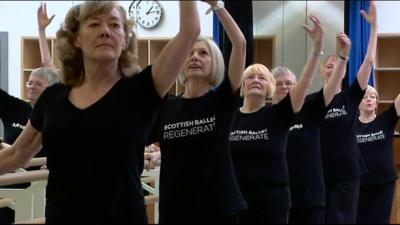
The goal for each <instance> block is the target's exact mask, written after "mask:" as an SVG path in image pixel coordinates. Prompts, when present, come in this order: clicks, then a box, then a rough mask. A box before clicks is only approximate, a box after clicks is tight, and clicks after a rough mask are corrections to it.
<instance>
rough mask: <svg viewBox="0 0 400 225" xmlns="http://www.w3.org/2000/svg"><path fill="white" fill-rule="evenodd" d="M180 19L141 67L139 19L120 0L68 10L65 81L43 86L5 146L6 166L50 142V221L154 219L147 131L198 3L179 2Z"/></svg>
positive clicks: (180, 58)
mask: <svg viewBox="0 0 400 225" xmlns="http://www.w3.org/2000/svg"><path fill="white" fill-rule="evenodd" d="M139 4H140V3H139ZM180 17H181V19H180V21H181V24H180V25H181V26H180V30H179V32H178V34H177V35H176V36H175V37H174V38H173V39H172V40H171V41H170V42H169V43H168V44H167V45H166V47H165V48H164V49H163V50H162V51H161V53H160V54H159V56H158V57H157V58H156V59H155V61H154V63H153V64H152V65H151V66H148V67H146V68H145V69H144V70H143V71H141V72H138V67H137V55H136V47H137V46H136V36H135V33H133V24H134V23H133V21H132V19H131V18H129V17H128V15H127V13H126V10H125V9H124V8H123V7H122V6H121V5H119V4H118V3H117V2H115V1H86V2H84V3H81V4H77V5H74V6H73V7H72V8H71V9H70V10H69V11H68V13H67V15H66V18H65V22H64V24H63V26H62V27H61V28H60V30H58V32H57V43H58V45H57V52H59V59H60V61H61V66H62V67H61V75H62V78H63V79H62V81H63V84H56V85H53V86H52V87H49V88H47V89H46V90H45V92H44V93H43V94H42V95H41V96H40V98H39V100H38V102H37V103H36V105H35V108H34V109H33V112H32V115H31V118H30V120H29V121H28V124H27V126H26V128H25V129H24V131H23V132H22V133H21V135H20V136H19V137H18V139H17V141H16V142H15V143H14V144H13V145H12V146H11V147H10V148H6V149H4V150H2V151H0V174H3V173H5V172H8V171H10V170H14V169H16V168H19V167H21V166H23V165H24V164H25V163H26V162H27V161H28V160H30V159H31V158H32V157H33V155H35V153H37V152H38V151H39V149H40V146H41V145H43V147H44V148H45V149H46V152H47V154H48V156H47V167H48V169H49V178H48V184H47V187H46V212H45V216H46V223H76V222H79V223H146V222H147V217H146V211H145V206H144V196H143V189H142V186H141V181H140V174H141V173H142V170H143V152H144V146H145V140H146V137H145V133H146V130H147V129H148V127H149V126H150V125H151V122H152V119H153V116H154V114H155V112H156V110H157V108H158V107H159V105H160V104H161V101H162V99H163V97H164V96H165V95H166V94H167V92H168V90H169V89H170V87H171V86H172V84H173V83H174V81H175V80H176V78H177V76H178V73H179V71H180V69H181V68H182V66H183V64H184V62H185V58H186V56H187V55H188V54H189V51H190V49H191V47H192V46H193V44H194V42H195V40H196V37H197V36H198V35H199V33H200V22H199V18H198V14H197V9H196V2H193V1H180ZM125 74H128V75H131V76H125ZM132 75H134V76H132Z"/></svg>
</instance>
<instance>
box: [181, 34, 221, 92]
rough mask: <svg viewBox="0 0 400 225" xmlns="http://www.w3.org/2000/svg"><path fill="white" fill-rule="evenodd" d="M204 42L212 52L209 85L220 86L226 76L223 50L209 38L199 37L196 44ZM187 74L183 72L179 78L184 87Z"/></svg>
mask: <svg viewBox="0 0 400 225" xmlns="http://www.w3.org/2000/svg"><path fill="white" fill-rule="evenodd" d="M199 41H202V42H204V43H206V45H207V46H208V48H209V50H210V54H211V60H212V61H211V62H212V68H211V75H210V77H209V80H208V83H209V84H210V85H211V86H213V87H216V86H219V85H220V84H221V83H222V81H223V80H224V76H225V62H224V57H223V56H222V53H221V50H220V49H219V47H218V46H217V44H215V42H214V41H213V40H211V39H209V38H206V37H203V36H199V37H197V40H196V42H199ZM186 79H187V78H186V74H185V71H184V70H183V71H182V72H181V73H180V74H179V76H178V80H179V82H180V83H181V84H182V85H185V82H186Z"/></svg>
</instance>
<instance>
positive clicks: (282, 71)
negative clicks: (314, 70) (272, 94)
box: [271, 66, 297, 83]
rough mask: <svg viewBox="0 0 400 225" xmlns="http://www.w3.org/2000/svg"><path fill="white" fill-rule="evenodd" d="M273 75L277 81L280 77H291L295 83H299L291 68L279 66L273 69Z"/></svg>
mask: <svg viewBox="0 0 400 225" xmlns="http://www.w3.org/2000/svg"><path fill="white" fill-rule="evenodd" d="M271 73H272V75H273V76H274V78H275V79H276V78H277V77H280V76H285V75H289V76H292V78H293V81H294V82H295V83H296V81H297V78H296V75H295V74H294V73H293V72H292V71H291V70H290V69H289V68H287V67H284V66H277V67H275V68H273V69H272V71H271Z"/></svg>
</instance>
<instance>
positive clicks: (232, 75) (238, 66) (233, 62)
mask: <svg viewBox="0 0 400 225" xmlns="http://www.w3.org/2000/svg"><path fill="white" fill-rule="evenodd" d="M204 2H207V3H208V4H209V5H210V6H211V7H212V8H215V6H217V5H218V4H220V6H221V4H222V3H221V2H222V1H220V3H218V1H204ZM214 12H215V13H216V14H217V15H218V18H219V20H220V21H221V23H222V26H223V27H224V30H225V32H226V34H227V35H228V37H229V40H230V41H231V43H232V51H231V56H230V59H229V67H228V75H229V80H230V82H231V87H232V90H233V91H234V92H235V91H236V90H238V89H239V88H240V84H241V79H242V74H243V71H244V68H245V66H246V65H245V64H246V38H245V37H244V35H243V33H242V31H241V30H240V28H239V26H238V25H237V24H236V22H235V20H234V19H233V18H232V16H231V15H230V14H229V12H228V11H227V10H226V9H225V7H222V8H219V9H217V10H214Z"/></svg>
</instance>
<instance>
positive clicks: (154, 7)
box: [129, 1, 162, 28]
mask: <svg viewBox="0 0 400 225" xmlns="http://www.w3.org/2000/svg"><path fill="white" fill-rule="evenodd" d="M131 6H132V7H130V9H129V13H130V15H131V16H133V17H134V18H135V19H136V22H137V23H138V24H139V25H140V26H142V27H143V28H153V27H155V26H156V25H157V24H158V23H159V22H160V20H161V16H162V7H161V5H160V3H159V2H158V1H134V2H132V5H131Z"/></svg>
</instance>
